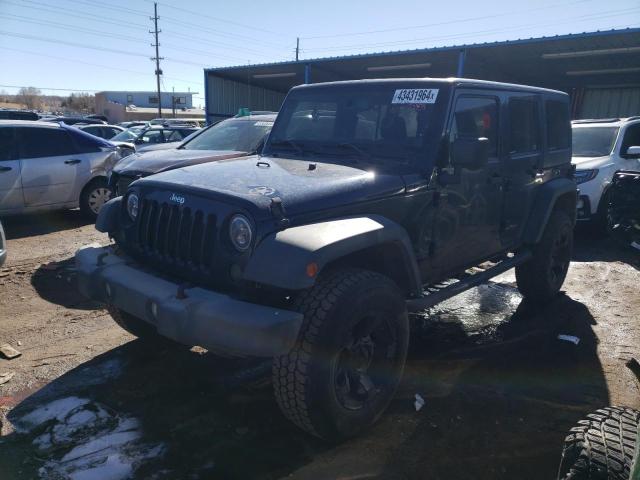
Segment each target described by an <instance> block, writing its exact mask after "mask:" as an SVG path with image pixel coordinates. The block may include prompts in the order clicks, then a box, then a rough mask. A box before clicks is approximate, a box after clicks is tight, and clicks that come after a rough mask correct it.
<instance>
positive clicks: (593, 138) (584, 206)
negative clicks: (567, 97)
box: [572, 117, 640, 227]
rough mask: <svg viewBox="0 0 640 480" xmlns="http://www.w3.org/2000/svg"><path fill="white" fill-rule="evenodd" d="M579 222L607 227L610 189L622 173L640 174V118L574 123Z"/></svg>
mask: <svg viewBox="0 0 640 480" xmlns="http://www.w3.org/2000/svg"><path fill="white" fill-rule="evenodd" d="M572 133H573V158H572V163H573V164H574V165H575V166H576V183H577V184H578V190H579V191H580V196H579V198H578V220H582V221H585V220H593V221H595V222H596V223H598V224H600V225H601V226H603V227H604V226H605V225H606V212H607V207H608V205H609V200H608V198H609V193H608V191H609V186H610V185H611V180H612V178H613V174H614V173H615V172H617V171H618V170H636V171H640V117H630V118H624V119H619V118H615V119H604V120H574V121H573V122H572Z"/></svg>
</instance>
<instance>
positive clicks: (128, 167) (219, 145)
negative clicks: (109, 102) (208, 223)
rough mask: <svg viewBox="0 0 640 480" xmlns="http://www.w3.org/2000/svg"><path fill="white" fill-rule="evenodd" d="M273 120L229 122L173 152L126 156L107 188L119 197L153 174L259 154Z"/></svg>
mask: <svg viewBox="0 0 640 480" xmlns="http://www.w3.org/2000/svg"><path fill="white" fill-rule="evenodd" d="M275 119H276V115H275V114H272V115H257V116H249V117H242V118H232V119H229V120H224V121H223V122H220V123H217V124H216V125H212V126H210V127H208V128H205V129H203V130H200V131H198V132H196V133H194V134H192V135H191V136H190V137H188V138H186V139H185V141H184V142H182V143H181V144H180V145H179V146H178V147H177V148H172V149H166V148H165V149H163V150H162V151H158V150H147V151H145V152H140V153H136V154H134V155H130V156H128V157H127V158H124V159H123V160H122V161H121V162H119V163H118V164H117V165H116V166H115V167H114V168H113V171H112V172H111V175H110V177H109V186H110V187H111V188H112V190H113V191H114V192H115V193H116V195H119V194H121V193H122V192H125V191H126V189H127V187H128V186H129V184H130V183H131V182H133V181H134V180H136V179H138V178H142V177H146V176H147V175H151V174H153V173H158V172H165V171H167V170H173V169H175V168H181V167H186V166H189V165H196V164H199V163H207V162H214V161H217V160H225V159H228V158H234V157H242V156H245V155H249V154H253V153H256V152H259V151H260V150H261V149H262V146H263V145H264V142H265V140H266V137H267V135H269V132H270V131H271V127H273V122H274V121H275ZM165 145H167V144H165ZM163 146H164V145H162V144H161V145H158V146H157V147H163ZM169 146H170V145H169ZM150 148H153V147H150Z"/></svg>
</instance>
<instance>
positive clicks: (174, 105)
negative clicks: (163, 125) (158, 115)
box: [171, 87, 176, 118]
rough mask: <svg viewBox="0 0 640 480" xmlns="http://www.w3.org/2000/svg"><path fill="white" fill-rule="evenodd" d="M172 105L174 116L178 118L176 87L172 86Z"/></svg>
mask: <svg viewBox="0 0 640 480" xmlns="http://www.w3.org/2000/svg"><path fill="white" fill-rule="evenodd" d="M171 107H172V110H173V118H176V87H171Z"/></svg>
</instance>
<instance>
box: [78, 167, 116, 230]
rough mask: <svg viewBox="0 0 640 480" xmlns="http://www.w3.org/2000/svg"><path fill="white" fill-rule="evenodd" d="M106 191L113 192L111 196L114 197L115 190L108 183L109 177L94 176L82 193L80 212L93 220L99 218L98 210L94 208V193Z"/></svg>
mask: <svg viewBox="0 0 640 480" xmlns="http://www.w3.org/2000/svg"><path fill="white" fill-rule="evenodd" d="M106 191H108V192H111V197H110V198H113V192H112V191H111V188H109V185H108V184H107V179H106V178H103V177H98V178H94V179H93V180H91V181H90V182H89V183H88V184H87V186H85V187H84V188H83V189H82V193H81V194H80V212H81V213H82V215H83V216H84V217H86V218H89V219H91V220H95V219H96V218H98V212H97V211H94V210H93V208H92V195H93V194H94V192H101V193H102V192H106ZM93 200H95V199H93Z"/></svg>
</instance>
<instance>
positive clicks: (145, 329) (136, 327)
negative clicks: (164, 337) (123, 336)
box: [107, 305, 159, 340]
mask: <svg viewBox="0 0 640 480" xmlns="http://www.w3.org/2000/svg"><path fill="white" fill-rule="evenodd" d="M107 311H108V312H109V314H110V315H111V317H112V318H113V320H114V322H116V323H117V324H118V325H120V326H121V327H122V328H123V329H124V330H126V331H127V332H129V333H130V334H131V335H133V336H135V337H138V338H141V339H145V340H146V339H158V338H159V335H158V332H157V330H156V329H155V327H154V326H153V325H150V324H149V323H147V322H145V321H144V320H140V319H139V318H137V317H134V316H133V315H131V314H129V313H127V312H124V311H122V310H120V309H119V308H117V307H114V306H113V305H107Z"/></svg>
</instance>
